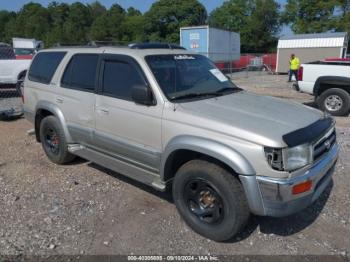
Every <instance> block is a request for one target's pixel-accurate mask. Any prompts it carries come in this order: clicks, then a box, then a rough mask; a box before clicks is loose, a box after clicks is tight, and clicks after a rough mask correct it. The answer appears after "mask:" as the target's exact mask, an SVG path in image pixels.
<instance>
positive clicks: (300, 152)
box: [265, 144, 311, 171]
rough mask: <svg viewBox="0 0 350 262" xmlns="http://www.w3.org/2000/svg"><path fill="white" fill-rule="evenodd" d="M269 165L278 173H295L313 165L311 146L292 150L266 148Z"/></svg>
mask: <svg viewBox="0 0 350 262" xmlns="http://www.w3.org/2000/svg"><path fill="white" fill-rule="evenodd" d="M265 155H266V159H267V162H268V163H269V165H270V166H271V167H272V168H273V169H275V170H278V171H293V170H296V169H298V168H301V167H304V166H306V165H308V164H310V163H311V146H310V145H308V144H303V145H300V146H296V147H291V148H283V149H281V148H268V147H266V148H265Z"/></svg>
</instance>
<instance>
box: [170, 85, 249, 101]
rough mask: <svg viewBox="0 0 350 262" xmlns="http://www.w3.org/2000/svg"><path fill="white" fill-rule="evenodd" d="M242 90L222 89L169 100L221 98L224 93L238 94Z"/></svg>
mask: <svg viewBox="0 0 350 262" xmlns="http://www.w3.org/2000/svg"><path fill="white" fill-rule="evenodd" d="M241 90H242V89H241V88H239V87H223V88H221V89H219V90H216V91H214V92H203V93H188V94H185V95H180V96H175V97H172V98H171V100H181V99H191V98H196V97H205V96H213V97H214V96H222V95H224V93H226V92H228V91H231V92H230V93H235V92H239V91H241Z"/></svg>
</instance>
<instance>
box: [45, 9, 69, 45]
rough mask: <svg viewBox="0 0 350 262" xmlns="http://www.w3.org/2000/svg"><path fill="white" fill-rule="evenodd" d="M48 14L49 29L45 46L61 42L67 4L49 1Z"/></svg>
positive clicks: (67, 11) (67, 13)
mask: <svg viewBox="0 0 350 262" xmlns="http://www.w3.org/2000/svg"><path fill="white" fill-rule="evenodd" d="M47 10H48V12H49V14H50V31H49V32H48V34H47V37H46V42H45V44H46V46H52V45H53V44H55V43H59V42H62V41H63V39H64V29H63V25H64V23H65V22H66V21H67V19H68V16H69V5H68V4H65V3H58V2H51V3H50V4H49V5H48V8H47Z"/></svg>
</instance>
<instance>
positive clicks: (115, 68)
mask: <svg viewBox="0 0 350 262" xmlns="http://www.w3.org/2000/svg"><path fill="white" fill-rule="evenodd" d="M144 83H145V81H144V80H143V78H142V77H141V76H140V74H139V72H138V71H137V69H136V68H135V66H133V65H131V64H129V63H127V62H124V61H116V60H114V61H113V60H110V61H108V60H107V61H105V62H104V67H103V86H102V89H103V90H102V92H103V94H105V95H110V96H113V97H117V98H120V99H124V100H130V101H131V100H132V99H131V89H132V87H133V86H135V85H142V84H144Z"/></svg>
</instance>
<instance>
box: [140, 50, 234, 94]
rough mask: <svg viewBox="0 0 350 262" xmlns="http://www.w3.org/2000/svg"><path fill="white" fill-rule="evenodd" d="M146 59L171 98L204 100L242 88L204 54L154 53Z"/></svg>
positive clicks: (165, 92) (162, 87)
mask: <svg viewBox="0 0 350 262" xmlns="http://www.w3.org/2000/svg"><path fill="white" fill-rule="evenodd" d="M146 62H147V63H148V65H149V66H150V68H151V70H152V72H153V74H154V76H155V77H156V79H157V81H158V84H159V85H160V87H161V89H162V90H163V92H164V94H165V95H166V96H167V98H168V99H170V100H171V101H175V100H176V101H180V100H195V99H203V98H208V97H213V96H221V95H225V94H229V93H233V92H237V91H240V90H241V89H240V88H238V87H236V86H235V85H234V84H233V83H232V82H231V81H230V80H229V79H228V78H227V77H226V76H225V75H224V74H223V73H221V71H220V70H219V69H217V68H216V67H215V65H214V63H213V62H211V61H210V60H209V59H208V58H206V57H205V56H202V55H188V54H179V55H151V56H147V57H146Z"/></svg>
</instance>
